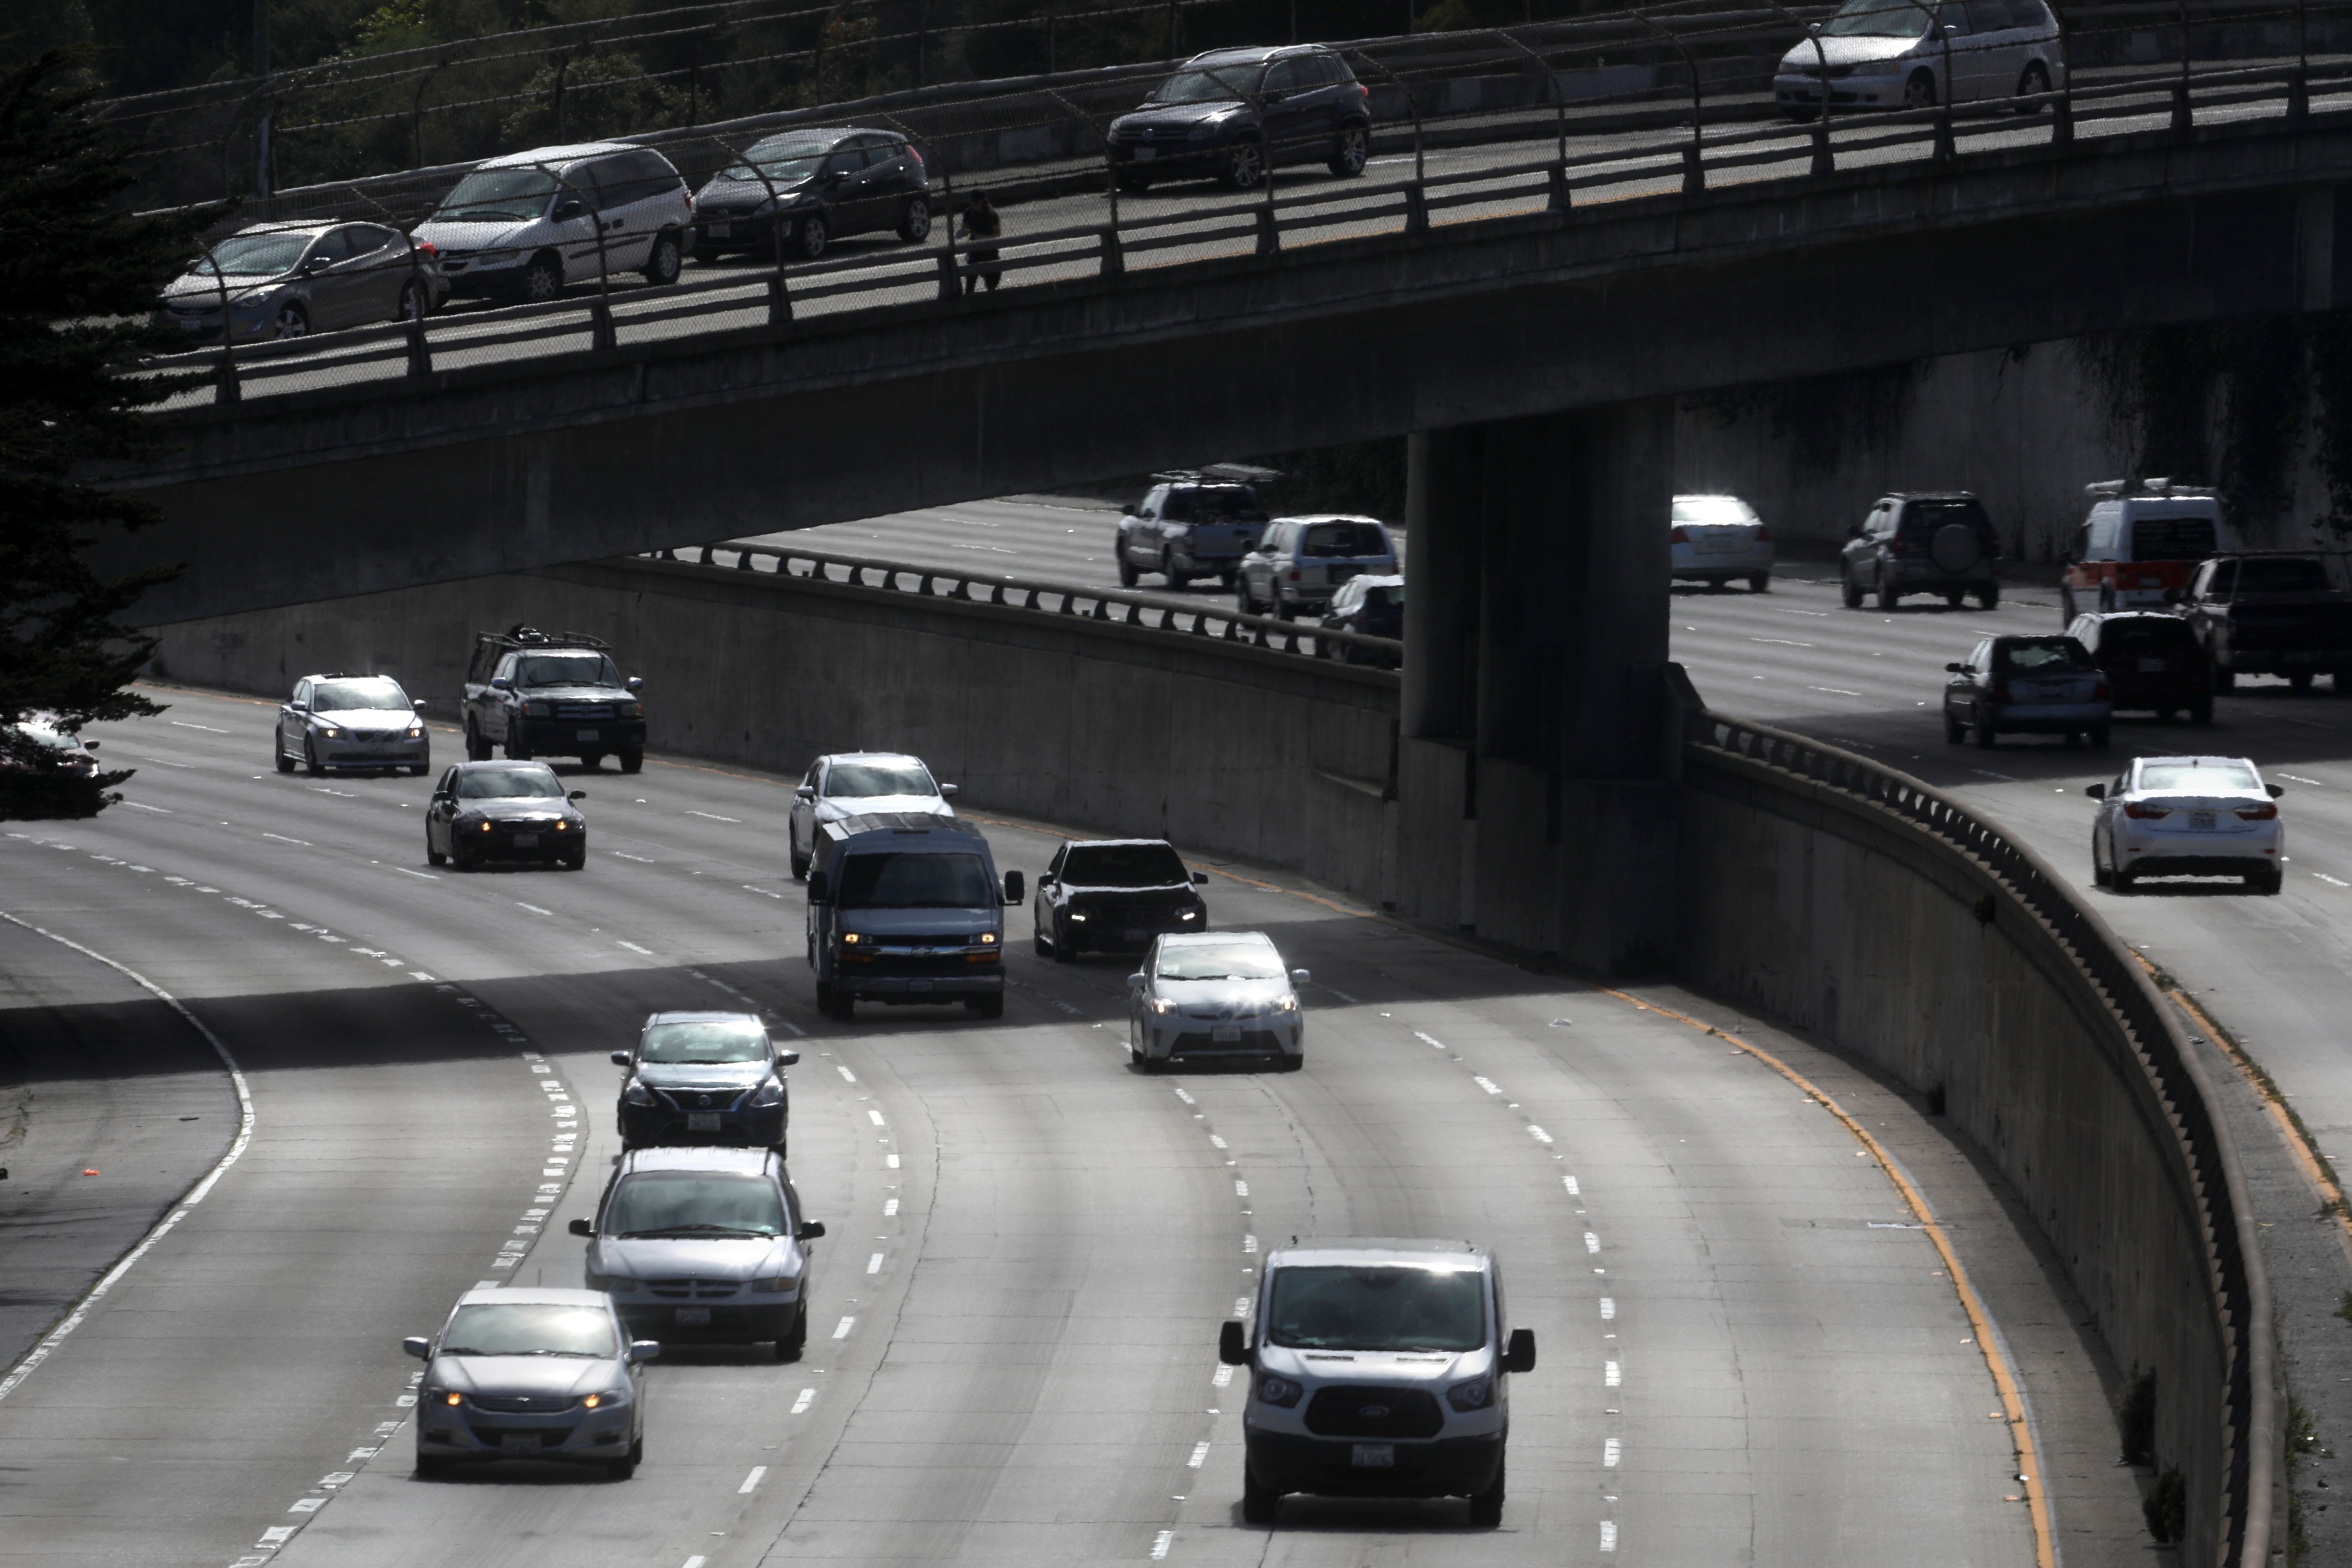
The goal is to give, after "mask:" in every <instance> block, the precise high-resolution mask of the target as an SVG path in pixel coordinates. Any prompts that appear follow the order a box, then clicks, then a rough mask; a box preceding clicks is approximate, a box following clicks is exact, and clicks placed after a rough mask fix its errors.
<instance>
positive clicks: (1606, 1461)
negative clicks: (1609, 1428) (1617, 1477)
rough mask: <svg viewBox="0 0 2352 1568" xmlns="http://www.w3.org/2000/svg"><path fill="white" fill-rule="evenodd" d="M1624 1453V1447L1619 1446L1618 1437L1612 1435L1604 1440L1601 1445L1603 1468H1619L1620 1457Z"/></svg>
mask: <svg viewBox="0 0 2352 1568" xmlns="http://www.w3.org/2000/svg"><path fill="white" fill-rule="evenodd" d="M1623 1454H1624V1449H1622V1447H1619V1446H1618V1442H1617V1439H1616V1438H1614V1437H1611V1438H1608V1439H1606V1440H1604V1441H1603V1442H1602V1443H1601V1468H1603V1469H1609V1470H1613V1469H1615V1468H1617V1461H1618V1459H1619V1458H1622V1456H1623Z"/></svg>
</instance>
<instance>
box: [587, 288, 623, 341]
mask: <svg viewBox="0 0 2352 1568" xmlns="http://www.w3.org/2000/svg"><path fill="white" fill-rule="evenodd" d="M588 329H589V342H591V343H592V344H593V346H594V347H596V348H600V349H609V348H615V347H617V346H619V342H620V340H619V339H618V338H616V337H614V334H613V308H612V307H611V306H610V305H609V304H607V303H605V300H604V296H603V295H602V294H599V295H598V296H597V297H596V299H595V300H594V302H593V303H592V304H590V305H589V307H588Z"/></svg>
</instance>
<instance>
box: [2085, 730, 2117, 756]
mask: <svg viewBox="0 0 2352 1568" xmlns="http://www.w3.org/2000/svg"><path fill="white" fill-rule="evenodd" d="M2114 738H2115V737H2114V735H2113V734H2112V733H2111V732H2110V731H2108V729H2107V727H2106V726H2105V724H2101V725H2099V726H2097V727H2096V728H2095V729H2094V730H2092V731H2091V750H2093V751H2095V752H2104V751H2105V750H2106V749H2107V744H2108V742H2110V741H2112V740H2113V739H2114Z"/></svg>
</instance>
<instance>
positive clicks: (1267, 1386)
mask: <svg viewBox="0 0 2352 1568" xmlns="http://www.w3.org/2000/svg"><path fill="white" fill-rule="evenodd" d="M1306 1392H1307V1390H1306V1389H1304V1388H1302V1387H1301V1386H1299V1384H1297V1382H1295V1381H1293V1380H1292V1379H1290V1378H1287V1377H1276V1376H1275V1375H1274V1373H1270V1372H1268V1373H1259V1374H1258V1380H1257V1396H1258V1399H1259V1401H1260V1402H1261V1403H1263V1404H1266V1405H1280V1406H1281V1407H1282V1408H1283V1409H1285V1410H1287V1409H1289V1408H1290V1407H1291V1406H1292V1405H1296V1404H1297V1403H1298V1396H1299V1395H1300V1394H1304V1393H1306Z"/></svg>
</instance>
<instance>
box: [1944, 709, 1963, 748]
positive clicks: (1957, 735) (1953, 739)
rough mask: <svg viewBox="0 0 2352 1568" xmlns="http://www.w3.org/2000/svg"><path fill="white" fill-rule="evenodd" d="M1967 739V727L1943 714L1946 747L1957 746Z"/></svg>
mask: <svg viewBox="0 0 2352 1568" xmlns="http://www.w3.org/2000/svg"><path fill="white" fill-rule="evenodd" d="M1968 738H1969V727H1968V726H1967V725H1966V724H1963V723H1961V722H1960V721H1958V719H1955V718H1953V717H1952V716H1951V715H1950V714H1949V713H1947V714H1945V715H1944V743H1945V744H1946V745H1948V746H1957V745H1958V744H1959V743H1960V742H1963V741H1965V740H1967V739H1968Z"/></svg>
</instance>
